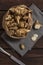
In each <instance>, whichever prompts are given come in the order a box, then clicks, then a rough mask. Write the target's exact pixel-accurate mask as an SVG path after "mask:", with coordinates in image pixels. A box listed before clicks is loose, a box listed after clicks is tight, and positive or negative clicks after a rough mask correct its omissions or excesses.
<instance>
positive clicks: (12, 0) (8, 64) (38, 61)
mask: <svg viewBox="0 0 43 65" xmlns="http://www.w3.org/2000/svg"><path fill="white" fill-rule="evenodd" d="M32 3H34V4H36V5H37V7H39V8H40V9H41V10H42V11H43V0H0V46H1V47H3V48H4V49H5V50H6V51H8V52H9V53H11V54H13V55H14V56H15V57H17V58H19V59H20V60H21V61H23V62H24V63H25V64H26V65H43V36H42V37H41V38H40V39H39V40H38V41H37V42H36V44H35V45H34V47H33V48H32V50H31V51H28V52H27V53H26V54H25V55H24V56H23V57H21V56H20V55H18V53H17V52H16V51H15V50H13V49H12V48H11V47H10V46H9V45H8V44H7V43H6V42H5V41H4V40H3V39H2V38H1V34H2V33H3V32H4V30H3V28H2V20H3V16H4V14H5V13H6V11H7V10H8V9H9V8H10V7H12V6H15V5H19V4H25V5H27V6H30V5H31V4H32ZM0 65H18V64H17V63H15V62H13V61H12V60H11V59H10V58H9V57H8V56H6V55H4V54H2V53H1V52H0Z"/></svg>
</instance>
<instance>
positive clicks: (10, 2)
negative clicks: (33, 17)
mask: <svg viewBox="0 0 43 65" xmlns="http://www.w3.org/2000/svg"><path fill="white" fill-rule="evenodd" d="M31 3H35V4H36V5H37V6H38V7H39V8H40V9H41V10H42V9H43V0H36V1H35V0H1V1H0V10H8V9H9V8H10V7H12V6H15V5H20V4H25V5H27V6H29V5H31Z"/></svg>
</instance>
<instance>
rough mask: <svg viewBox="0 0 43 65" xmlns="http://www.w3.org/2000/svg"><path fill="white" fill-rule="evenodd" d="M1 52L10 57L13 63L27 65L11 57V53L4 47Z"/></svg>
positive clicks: (0, 48) (0, 49)
mask: <svg viewBox="0 0 43 65" xmlns="http://www.w3.org/2000/svg"><path fill="white" fill-rule="evenodd" d="M0 51H1V52H2V53H4V54H6V55H8V56H9V57H10V58H11V59H12V60H13V61H15V62H16V63H18V64H19V65H25V64H24V63H23V62H22V61H20V60H19V59H17V58H16V57H14V56H13V55H11V54H10V53H8V52H6V51H5V50H4V49H3V48H2V47H0Z"/></svg>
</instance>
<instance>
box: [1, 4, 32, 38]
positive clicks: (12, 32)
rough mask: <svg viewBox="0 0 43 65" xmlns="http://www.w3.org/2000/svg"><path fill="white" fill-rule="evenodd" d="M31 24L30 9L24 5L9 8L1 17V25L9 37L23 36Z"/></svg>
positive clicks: (29, 29)
mask: <svg viewBox="0 0 43 65" xmlns="http://www.w3.org/2000/svg"><path fill="white" fill-rule="evenodd" d="M32 24H33V20H32V10H31V9H29V8H28V7H27V6H25V5H18V6H14V7H12V8H10V9H9V10H8V11H7V13H6V14H5V16H4V17H3V22H2V26H3V28H4V30H5V31H6V33H7V35H8V36H10V37H11V38H25V37H26V35H27V33H28V32H29V31H31V28H32Z"/></svg>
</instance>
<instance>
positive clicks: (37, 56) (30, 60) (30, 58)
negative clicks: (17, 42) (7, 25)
mask: <svg viewBox="0 0 43 65" xmlns="http://www.w3.org/2000/svg"><path fill="white" fill-rule="evenodd" d="M6 51H8V52H9V51H10V53H12V54H13V55H14V56H15V57H17V58H18V59H20V60H21V61H23V62H24V63H25V64H26V65H29V64H30V65H43V50H33V51H31V52H28V53H27V54H26V55H25V56H24V57H20V56H19V55H17V54H16V53H15V52H12V51H11V50H6ZM5 59H6V60H5ZM0 61H1V62H0V64H1V65H18V64H16V63H15V62H13V61H12V60H11V59H10V58H9V57H8V56H6V55H4V54H2V53H0Z"/></svg>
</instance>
